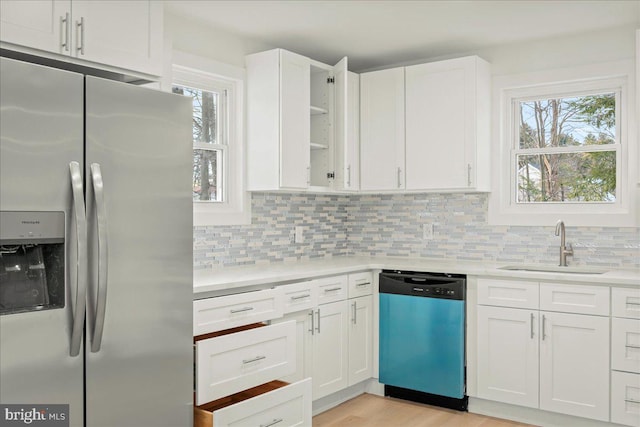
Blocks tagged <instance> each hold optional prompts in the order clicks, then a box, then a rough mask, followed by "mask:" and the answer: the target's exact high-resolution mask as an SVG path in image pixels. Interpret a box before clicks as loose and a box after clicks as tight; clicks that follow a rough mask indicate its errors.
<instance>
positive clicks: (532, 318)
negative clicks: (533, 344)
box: [531, 313, 534, 339]
mask: <svg viewBox="0 0 640 427" xmlns="http://www.w3.org/2000/svg"><path fill="white" fill-rule="evenodd" d="M533 320H534V316H533V313H531V339H533Z"/></svg>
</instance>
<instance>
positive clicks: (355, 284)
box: [347, 271, 373, 298]
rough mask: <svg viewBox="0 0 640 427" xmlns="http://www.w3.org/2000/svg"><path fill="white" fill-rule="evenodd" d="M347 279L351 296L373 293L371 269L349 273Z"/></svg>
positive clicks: (349, 295)
mask: <svg viewBox="0 0 640 427" xmlns="http://www.w3.org/2000/svg"><path fill="white" fill-rule="evenodd" d="M347 281H348V285H349V290H348V292H347V294H348V297H349V298H357V297H363V296H367V295H371V294H372V293H373V273H372V272H370V271H365V272H364V273H354V274H349V276H348V279H347Z"/></svg>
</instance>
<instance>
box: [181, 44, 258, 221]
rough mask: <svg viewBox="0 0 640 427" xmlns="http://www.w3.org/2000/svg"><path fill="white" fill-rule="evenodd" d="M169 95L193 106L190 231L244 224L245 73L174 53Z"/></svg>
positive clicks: (247, 206) (246, 212)
mask: <svg viewBox="0 0 640 427" xmlns="http://www.w3.org/2000/svg"><path fill="white" fill-rule="evenodd" d="M173 59H174V65H173V80H172V91H173V92H174V93H178V94H181V95H184V96H188V97H190V98H191V100H192V105H193V117H192V129H193V132H192V134H193V203H194V205H193V211H194V225H229V224H248V223H249V222H250V202H249V200H250V199H249V196H248V195H247V193H246V192H245V191H244V179H243V178H244V167H243V165H244V139H243V138H244V136H243V96H244V95H243V90H244V70H243V69H239V68H236V67H233V66H230V65H227V64H221V63H218V62H216V61H212V60H208V59H205V58H200V57H196V56H193V55H189V54H185V53H181V52H174V57H173Z"/></svg>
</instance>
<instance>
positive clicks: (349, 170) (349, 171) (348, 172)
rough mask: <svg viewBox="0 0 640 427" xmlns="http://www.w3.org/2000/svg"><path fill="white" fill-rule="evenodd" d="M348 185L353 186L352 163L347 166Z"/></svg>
mask: <svg viewBox="0 0 640 427" xmlns="http://www.w3.org/2000/svg"><path fill="white" fill-rule="evenodd" d="M347 187H351V165H349V166H347Z"/></svg>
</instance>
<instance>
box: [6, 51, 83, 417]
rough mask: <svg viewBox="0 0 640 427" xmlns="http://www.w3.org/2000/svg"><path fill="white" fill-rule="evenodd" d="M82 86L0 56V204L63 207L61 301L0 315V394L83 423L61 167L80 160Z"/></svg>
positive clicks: (69, 227) (70, 236)
mask: <svg viewBox="0 0 640 427" xmlns="http://www.w3.org/2000/svg"><path fill="white" fill-rule="evenodd" d="M82 90H83V76H81V75H79V74H74V73H69V72H66V71H60V70H53V69H50V68H46V67H41V66H37V65H31V64H26V63H23V62H19V61H14V60H11V59H7V58H0V106H1V108H0V186H1V189H2V191H0V210H3V211H48V212H64V214H65V230H66V231H65V251H64V252H65V254H66V258H67V262H66V265H65V293H66V296H65V304H64V308H58V309H52V310H42V311H31V312H27V313H18V314H7V315H2V316H0V340H1V345H0V402H1V403H22V404H69V405H70V424H71V425H72V426H82V425H83V408H82V405H83V395H82V382H83V356H82V353H80V355H78V356H75V357H72V356H70V345H71V344H70V340H71V328H72V322H73V315H72V308H74V307H75V295H76V294H75V291H76V290H75V288H74V289H72V288H73V286H72V283H75V278H76V277H75V274H76V269H75V266H74V265H73V260H75V259H76V256H77V252H76V243H75V242H76V235H75V224H74V223H73V222H72V218H73V215H72V214H71V205H72V197H71V178H70V172H69V163H70V162H71V161H76V162H79V164H80V165H82V164H83V151H82V150H83V148H82V143H83V92H82ZM0 227H2V224H0ZM79 279H80V280H81V281H82V280H86V278H79ZM80 320H82V319H80ZM81 325H82V323H80V326H81Z"/></svg>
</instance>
